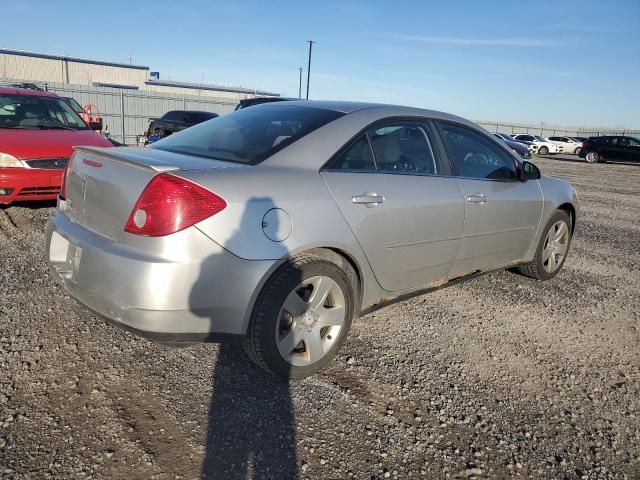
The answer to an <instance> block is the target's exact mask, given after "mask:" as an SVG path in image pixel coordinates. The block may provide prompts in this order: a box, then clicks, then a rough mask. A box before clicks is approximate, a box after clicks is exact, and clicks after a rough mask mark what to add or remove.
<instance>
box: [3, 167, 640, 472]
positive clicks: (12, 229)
mask: <svg viewBox="0 0 640 480" xmlns="http://www.w3.org/2000/svg"><path fill="white" fill-rule="evenodd" d="M569 158H571V157H567V158H566V159H565V161H562V160H561V159H560V158H559V157H551V158H548V159H539V160H537V163H538V164H539V165H541V167H542V169H543V171H544V172H545V173H547V174H552V175H556V176H560V177H563V178H567V179H569V180H570V181H571V182H573V184H574V185H575V186H576V188H577V190H578V194H579V197H580V201H581V205H582V208H583V216H582V218H581V220H580V224H579V227H578V231H577V232H576V237H575V240H574V243H573V250H572V252H571V254H570V257H569V259H568V261H567V263H566V265H565V268H564V270H563V271H562V272H561V273H560V274H559V275H558V276H557V277H556V278H555V279H554V280H552V281H550V282H545V283H543V282H536V281H533V280H529V279H527V278H524V277H521V276H518V275H515V274H513V273H509V272H500V273H495V274H491V275H487V276H484V277H481V278H478V279H474V280H472V281H470V282H466V283H463V284H461V285H457V286H454V287H451V288H447V289H443V290H440V291H437V292H435V293H432V294H429V295H426V296H422V297H418V298H415V299H413V300H410V301H407V302H405V303H400V304H396V305H393V306H390V307H388V308H386V309H383V310H380V311H378V312H375V313H373V314H370V315H368V316H366V317H363V318H360V319H359V320H357V321H356V322H355V323H354V326H353V329H352V331H351V334H350V337H349V339H348V341H347V343H346V345H345V347H344V348H343V350H342V351H341V352H340V355H339V357H338V358H337V359H336V360H335V361H334V362H333V363H332V365H331V366H330V368H328V369H327V370H326V371H324V372H323V373H321V374H319V375H317V376H315V377H313V378H309V379H307V380H304V381H301V382H297V383H295V384H291V385H287V384H285V383H281V382H279V381H276V380H274V379H272V378H270V377H268V376H266V375H264V374H263V373H262V372H261V371H258V370H257V369H255V368H254V367H252V366H250V365H249V364H247V363H246V362H245V361H244V359H243V357H242V354H241V353H240V352H239V351H238V349H237V348H236V347H231V346H218V345H194V346H189V347H185V348H179V349H176V348H170V347H165V346H162V345H158V344H155V343H152V342H149V341H146V340H143V339H139V338H136V337H135V336H132V335H130V334H128V333H126V332H124V331H121V330H119V329H117V328H115V327H113V326H111V325H108V324H105V323H104V322H103V321H102V320H100V319H98V318H96V317H95V316H93V315H92V314H90V313H88V312H87V311H86V310H85V309H84V308H83V307H81V306H80V305H78V304H76V303H75V302H74V301H73V300H72V299H70V298H69V297H68V296H67V295H65V292H64V290H63V289H62V288H61V287H60V286H59V285H58V284H57V282H56V281H54V278H53V277H52V276H51V274H50V273H49V272H48V270H47V266H46V262H45V252H44V248H43V241H44V235H43V227H44V224H45V222H46V218H47V215H48V213H49V210H50V208H51V206H50V205H38V206H37V208H34V207H25V206H13V207H11V208H8V209H6V210H4V211H0V248H2V255H1V256H0V298H1V300H0V301H1V303H0V478H6V479H10V478H11V479H13V478H15V479H32V478H64V479H75V478H128V479H136V478H140V479H142V478H145V479H146V478H157V479H169V478H172V479H173V478H186V479H194V478H198V477H200V476H201V475H202V474H203V473H204V475H205V476H207V478H246V477H249V478H275V479H281V478H297V477H299V478H308V479H321V478H358V479H377V478H398V479H404V478H473V477H475V478H486V477H490V478H512V477H521V478H540V479H549V478H567V479H572V478H586V479H595V478H629V479H632V478H640V460H639V456H640V400H639V398H640V397H639V393H640V358H639V349H638V340H639V339H640V306H639V302H640V274H639V272H638V269H639V266H640V221H639V220H640V214H639V213H638V212H639V211H640V195H639V194H640V167H638V166H629V165H620V164H599V165H587V164H585V163H582V162H577V161H568V159H569Z"/></svg>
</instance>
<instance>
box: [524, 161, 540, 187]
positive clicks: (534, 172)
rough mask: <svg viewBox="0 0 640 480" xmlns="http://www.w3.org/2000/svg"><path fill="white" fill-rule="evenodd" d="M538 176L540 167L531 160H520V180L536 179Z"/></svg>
mask: <svg viewBox="0 0 640 480" xmlns="http://www.w3.org/2000/svg"><path fill="white" fill-rule="evenodd" d="M539 178H540V169H539V168H538V167H536V166H535V165H534V164H533V163H531V162H526V161H525V162H522V168H521V170H520V180H522V181H523V182H526V181H527V180H538V179H539Z"/></svg>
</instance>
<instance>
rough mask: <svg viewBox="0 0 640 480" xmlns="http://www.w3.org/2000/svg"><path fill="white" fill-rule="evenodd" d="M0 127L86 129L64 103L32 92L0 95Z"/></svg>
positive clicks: (82, 122)
mask: <svg viewBox="0 0 640 480" xmlns="http://www.w3.org/2000/svg"><path fill="white" fill-rule="evenodd" d="M0 128H16V129H26V130H38V129H41V130H58V129H59V130H86V129H87V128H88V127H87V125H86V123H84V121H83V120H82V119H81V118H80V117H79V116H78V114H77V113H76V112H74V111H73V109H72V108H71V107H70V106H69V104H68V103H67V102H65V101H64V100H62V99H59V98H53V97H41V96H36V95H0Z"/></svg>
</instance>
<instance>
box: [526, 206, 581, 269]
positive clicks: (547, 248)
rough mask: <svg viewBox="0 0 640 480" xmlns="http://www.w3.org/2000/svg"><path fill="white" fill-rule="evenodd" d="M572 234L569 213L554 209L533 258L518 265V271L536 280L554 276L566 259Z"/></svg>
mask: <svg viewBox="0 0 640 480" xmlns="http://www.w3.org/2000/svg"><path fill="white" fill-rule="evenodd" d="M572 234H573V232H572V231H571V218H570V217H569V214H568V213H567V212H565V211H564V210H558V211H556V212H555V213H554V214H553V215H552V216H551V218H550V219H549V222H547V226H546V228H545V230H544V232H543V234H542V237H540V242H539V243H538V247H537V248H536V254H535V256H534V257H533V260H532V261H531V262H529V263H525V264H523V265H519V266H518V271H519V272H520V273H521V274H522V275H525V276H527V277H531V278H535V279H536V280H549V279H551V278H553V277H555V276H556V275H557V274H558V272H559V271H560V269H561V268H562V266H563V265H564V262H565V260H566V259H567V254H568V253H569V246H570V245H571V238H572Z"/></svg>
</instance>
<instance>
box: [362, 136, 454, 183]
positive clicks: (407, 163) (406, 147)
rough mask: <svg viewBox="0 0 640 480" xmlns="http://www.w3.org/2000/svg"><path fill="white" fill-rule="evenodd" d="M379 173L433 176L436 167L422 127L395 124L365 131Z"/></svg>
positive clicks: (432, 143) (430, 140) (428, 139)
mask: <svg viewBox="0 0 640 480" xmlns="http://www.w3.org/2000/svg"><path fill="white" fill-rule="evenodd" d="M367 133H368V135H369V139H370V141H371V146H372V149H373V153H374V156H375V161H376V165H377V167H378V170H379V171H382V172H397V173H416V174H425V175H437V174H439V173H441V172H440V168H439V167H438V164H437V162H436V156H435V154H434V147H433V145H434V142H433V139H432V138H430V137H431V134H430V132H428V130H426V129H425V128H424V127H423V126H422V125H419V124H413V123H397V124H392V125H388V126H384V127H380V128H373V129H371V130H369V132H367Z"/></svg>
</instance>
